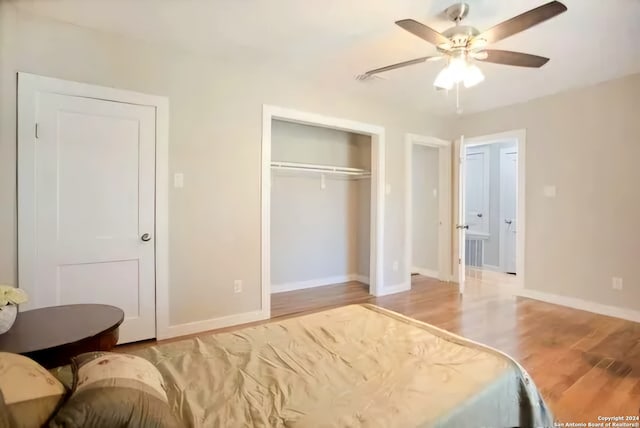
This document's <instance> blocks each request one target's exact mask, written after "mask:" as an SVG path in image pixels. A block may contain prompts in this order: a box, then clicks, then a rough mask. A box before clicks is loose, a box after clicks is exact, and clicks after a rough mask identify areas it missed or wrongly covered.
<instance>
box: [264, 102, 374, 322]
mask: <svg viewBox="0 0 640 428" xmlns="http://www.w3.org/2000/svg"><path fill="white" fill-rule="evenodd" d="M274 119H275V120H282V121H285V122H292V123H298V124H303V125H312V126H319V127H323V128H330V129H337V130H340V131H347V132H355V133H358V134H364V135H368V136H370V137H371V229H370V244H369V245H370V258H369V293H370V294H372V295H374V296H380V295H383V294H386V293H385V291H386V290H385V287H384V282H383V281H384V270H383V268H384V200H385V198H384V196H385V195H384V188H385V185H384V183H385V182H384V179H385V178H384V177H385V163H384V159H385V129H384V128H383V127H381V126H377V125H371V124H368V123H362V122H356V121H352V120H348V119H341V118H336V117H329V116H324V115H320V114H316V113H308V112H304V111H299V110H293V109H287V108H283V107H278V106H273V105H268V104H263V106H262V182H261V200H262V201H261V214H260V223H261V241H262V242H261V282H262V313H263V314H265V316H266V317H267V318H269V317H270V314H271V123H272V121H273V120H274Z"/></svg>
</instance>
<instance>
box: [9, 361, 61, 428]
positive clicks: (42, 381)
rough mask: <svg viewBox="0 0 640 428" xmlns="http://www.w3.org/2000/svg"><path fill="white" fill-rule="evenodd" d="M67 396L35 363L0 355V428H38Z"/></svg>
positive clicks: (43, 369) (59, 384)
mask: <svg viewBox="0 0 640 428" xmlns="http://www.w3.org/2000/svg"><path fill="white" fill-rule="evenodd" d="M66 394H67V391H66V389H65V388H64V386H63V385H62V384H61V383H60V382H59V381H58V380H57V379H56V378H55V377H53V376H52V375H51V373H49V372H48V371H47V370H46V369H45V368H44V367H42V366H41V365H40V364H38V363H36V362H35V361H33V360H31V359H30V358H27V357H25V356H22V355H18V354H11V353H9V352H0V426H1V427H21V428H31V427H34V428H39V427H41V426H42V425H44V424H46V422H47V421H48V420H49V419H50V418H51V416H53V414H54V413H55V411H56V409H57V408H58V406H59V405H60V404H61V403H62V401H63V400H64V397H65V395H66Z"/></svg>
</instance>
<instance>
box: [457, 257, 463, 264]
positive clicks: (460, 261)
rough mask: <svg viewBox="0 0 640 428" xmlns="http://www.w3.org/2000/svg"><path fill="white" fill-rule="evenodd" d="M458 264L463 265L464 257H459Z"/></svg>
mask: <svg viewBox="0 0 640 428" xmlns="http://www.w3.org/2000/svg"><path fill="white" fill-rule="evenodd" d="M458 264H459V265H461V264H462V259H461V258H460V257H458Z"/></svg>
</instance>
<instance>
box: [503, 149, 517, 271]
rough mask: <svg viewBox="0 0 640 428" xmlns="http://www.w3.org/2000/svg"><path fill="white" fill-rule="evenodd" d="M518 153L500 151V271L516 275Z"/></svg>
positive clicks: (515, 150) (506, 150) (505, 150)
mask: <svg viewBox="0 0 640 428" xmlns="http://www.w3.org/2000/svg"><path fill="white" fill-rule="evenodd" d="M517 180H518V151H517V149H515V148H511V149H507V148H503V149H501V150H500V223H499V224H500V250H499V253H500V269H501V270H502V271H503V272H510V273H516V242H517V239H516V234H517V232H518V216H517V198H518V196H517V189H518V183H517Z"/></svg>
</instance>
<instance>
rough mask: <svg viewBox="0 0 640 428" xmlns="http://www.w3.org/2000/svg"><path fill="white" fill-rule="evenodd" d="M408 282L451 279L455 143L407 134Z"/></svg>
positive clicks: (406, 242)
mask: <svg viewBox="0 0 640 428" xmlns="http://www.w3.org/2000/svg"><path fill="white" fill-rule="evenodd" d="M405 144H406V148H405V151H406V156H405V173H406V178H405V180H406V182H405V186H406V194H405V198H406V206H405V216H406V217H405V224H406V233H405V239H406V240H405V254H406V268H405V269H406V275H407V281H408V283H409V284H411V277H412V276H414V275H421V276H426V277H431V278H437V279H439V280H441V281H449V280H450V279H451V142H449V141H445V140H440V139H437V138H433V137H427V136H421V135H415V134H407V136H406V139H405Z"/></svg>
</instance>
